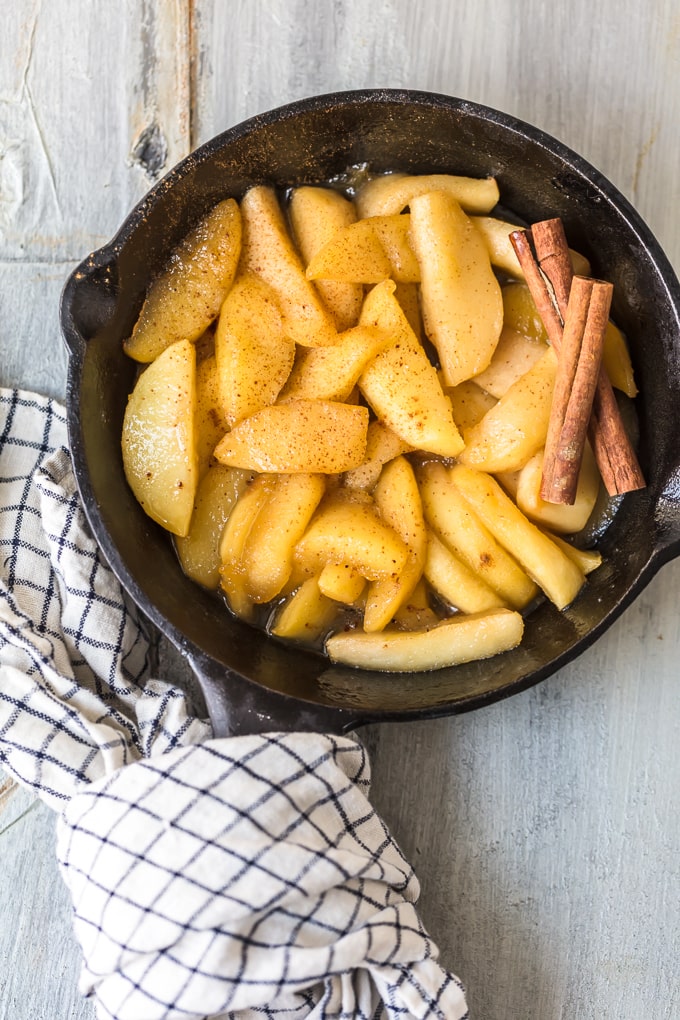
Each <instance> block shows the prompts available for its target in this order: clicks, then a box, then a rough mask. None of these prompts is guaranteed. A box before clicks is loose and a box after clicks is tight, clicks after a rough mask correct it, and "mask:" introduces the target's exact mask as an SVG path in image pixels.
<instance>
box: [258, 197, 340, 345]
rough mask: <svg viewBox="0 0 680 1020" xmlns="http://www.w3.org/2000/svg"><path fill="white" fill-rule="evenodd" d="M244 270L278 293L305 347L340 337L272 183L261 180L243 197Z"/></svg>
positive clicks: (291, 330) (289, 325)
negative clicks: (305, 262)
mask: <svg viewBox="0 0 680 1020" xmlns="http://www.w3.org/2000/svg"><path fill="white" fill-rule="evenodd" d="M241 216H242V218H243V253H242V256H241V264H240V271H242V272H250V273H254V274H255V275H256V276H259V277H261V279H263V280H264V281H265V282H266V283H268V284H269V285H270V286H271V287H272V288H273V290H274V291H275V293H276V296H277V299H278V301H279V305H280V307H281V312H282V314H283V325H284V329H285V331H286V333H287V334H288V336H290V337H291V338H292V339H293V340H295V342H296V343H298V344H302V346H303V347H322V346H324V345H325V344H332V343H335V340H336V336H337V331H336V329H335V325H334V323H333V320H332V318H331V315H330V312H329V311H328V310H327V309H326V307H325V305H324V303H323V301H322V300H321V297H320V295H319V293H318V292H317V291H316V290H315V288H314V284H313V283H311V282H310V281H309V280H308V279H307V277H306V276H305V271H304V267H303V265H302V260H301V259H300V256H299V255H298V253H297V251H296V249H295V245H294V244H293V240H292V238H291V236H290V234H289V232H288V228H287V226H286V221H285V219H284V217H283V212H282V211H281V206H280V205H279V200H278V198H277V197H276V192H275V191H274V189H273V188H270V187H267V186H266V185H264V184H258V185H256V186H255V187H253V188H250V189H249V190H248V191H247V192H246V193H245V195H244V196H243V198H242V199H241Z"/></svg>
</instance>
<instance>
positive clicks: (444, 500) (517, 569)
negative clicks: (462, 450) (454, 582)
mask: <svg viewBox="0 0 680 1020" xmlns="http://www.w3.org/2000/svg"><path fill="white" fill-rule="evenodd" d="M417 478H418V482H419V485H420V495H421V498H422V500H423V510H424V511H425V520H426V521H427V523H428V524H429V525H430V527H431V528H432V530H433V531H434V532H435V534H436V535H437V536H438V537H439V538H440V539H441V540H442V542H444V544H445V545H446V546H447V547H448V548H449V549H450V550H451V552H453V553H454V554H455V555H456V556H457V557H458V558H459V559H461V560H462V561H463V563H465V564H466V565H467V566H468V567H469V568H470V569H471V570H472V571H473V573H475V574H476V575H477V576H478V577H480V578H481V579H482V580H483V581H484V582H485V583H486V584H488V585H489V586H490V587H491V588H493V590H494V591H495V592H497V593H498V594H499V595H500V597H501V598H502V600H503V601H504V602H505V603H507V604H508V605H510V606H512V607H513V608H515V609H524V608H525V606H527V605H528V604H529V603H530V602H531V600H532V599H533V598H534V597H535V596H536V594H537V592H538V589H537V587H536V585H535V584H534V582H533V581H532V580H531V578H530V577H529V576H528V574H527V573H526V571H525V570H523V569H522V567H521V566H520V565H519V563H518V562H517V560H516V559H514V557H513V556H511V555H510V553H509V552H508V551H507V550H506V549H505V548H504V547H503V546H502V545H501V544H500V542H498V541H497V540H496V538H495V537H494V535H493V534H492V532H491V530H490V529H489V528H488V527H487V526H485V524H484V523H483V522H482V520H481V519H480V517H479V516H478V515H477V514H476V513H475V511H474V509H473V507H472V506H471V505H470V504H469V502H468V501H467V500H466V499H465V498H464V497H463V494H462V493H461V492H460V491H459V490H458V489H457V487H456V486H455V485H454V484H453V480H452V479H451V476H450V474H449V472H448V470H447V468H446V467H445V465H444V464H442V463H439V462H436V461H432V462H430V463H429V464H424V465H422V466H421V467H420V468H419V470H418V471H417Z"/></svg>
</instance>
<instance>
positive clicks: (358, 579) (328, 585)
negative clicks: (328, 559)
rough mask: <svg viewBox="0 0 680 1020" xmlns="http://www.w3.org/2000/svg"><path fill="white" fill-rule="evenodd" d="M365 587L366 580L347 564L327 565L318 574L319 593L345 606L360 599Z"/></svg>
mask: <svg viewBox="0 0 680 1020" xmlns="http://www.w3.org/2000/svg"><path fill="white" fill-rule="evenodd" d="M365 587H366V578H365V577H362V576H361V574H360V573H359V571H358V570H357V569H356V567H352V566H350V564H349V563H327V564H326V565H325V567H324V568H323V570H322V571H321V573H320V574H319V591H322V592H323V594H324V595H327V596H328V598H329V599H333V601H334V602H342V603H343V604H344V605H346V606H351V605H352V604H353V603H355V602H356V601H357V599H359V598H361V595H362V592H363V590H364V588H365Z"/></svg>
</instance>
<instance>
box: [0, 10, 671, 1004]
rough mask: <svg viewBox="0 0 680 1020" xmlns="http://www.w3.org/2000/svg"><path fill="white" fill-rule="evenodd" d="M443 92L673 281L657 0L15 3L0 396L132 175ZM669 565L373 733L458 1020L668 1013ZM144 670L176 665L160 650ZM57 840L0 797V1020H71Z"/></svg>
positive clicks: (378, 780) (6, 25)
mask: <svg viewBox="0 0 680 1020" xmlns="http://www.w3.org/2000/svg"><path fill="white" fill-rule="evenodd" d="M385 85H389V86H396V87H413V88H422V89H429V90H433V91H440V92H444V93H448V94H451V95H459V96H463V97H466V98H470V99H474V100H476V101H479V102H482V103H486V104H488V105H490V106H495V107H498V108H500V109H503V110H505V111H507V112H509V113H513V114H516V115H518V116H520V117H522V118H523V119H525V120H528V121H531V122H533V123H535V124H537V125H538V126H540V127H543V128H545V129H546V130H548V131H549V132H551V133H552V134H554V135H556V136H557V137H559V138H560V139H561V140H562V141H564V142H565V143H567V144H568V145H569V146H571V147H572V148H574V149H576V150H577V151H579V152H580V153H582V154H583V155H584V156H585V157H586V158H587V159H589V160H590V161H591V162H593V163H594V164H595V165H597V166H598V167H599V168H600V169H601V170H602V171H603V172H604V173H605V174H606V175H607V176H608V177H609V178H610V179H611V180H612V181H613V182H614V183H615V184H617V185H618V187H619V188H620V189H621V190H622V191H623V192H624V194H625V195H626V196H627V197H628V198H630V199H631V200H632V202H633V203H634V204H635V205H636V206H637V208H638V209H639V210H640V212H641V213H642V215H643V216H644V218H645V219H646V220H647V222H648V223H649V225H650V226H651V228H652V229H653V230H654V231H655V233H656V234H657V236H658V238H659V240H660V241H661V243H662V245H663V247H664V248H665V250H666V252H667V254H668V256H669V257H670V259H671V261H672V263H673V264H674V266H675V267H676V270H677V269H680V216H679V215H678V213H677V210H678V207H679V206H680V177H679V176H678V173H677V167H678V166H679V165H680V133H679V132H678V131H677V124H678V123H679V122H680V16H679V15H678V12H677V6H676V5H675V4H673V3H672V2H670V0H652V2H651V3H649V4H639V3H637V2H636V0H603V2H602V3H599V4H593V3H592V2H591V0H573V2H572V3H570V4H567V3H556V4H552V5H546V4H544V3H543V2H542V0H526V2H525V3H522V4H517V3H512V2H511V0H478V2H477V3H475V4H463V3H449V2H447V0H423V2H421V3H420V4H410V3H407V2H406V0H378V2H377V3H376V0H372V2H370V3H369V2H368V0H345V2H331V0H328V2H325V3H324V2H321V3H312V2H309V0H230V2H229V3H222V2H220V0H193V2H191V0H126V2H121V3H118V4H110V3H106V2H105V0H49V2H40V0H16V2H15V3H13V4H11V5H10V4H7V5H5V7H4V8H3V30H2V35H1V36H0V349H1V351H2V358H1V361H0V383H2V384H3V385H8V384H18V385H21V386H24V387H26V388H33V389H37V390H40V391H42V392H44V393H48V394H51V395H54V396H57V397H61V396H63V393H64V376H65V359H64V354H63V351H62V347H61V342H60V338H59V332H58V301H59V293H60V290H61V287H62V285H63V282H64V280H65V278H66V276H67V275H68V272H69V271H70V269H71V268H72V267H73V266H74V265H75V264H76V263H77V262H78V261H79V260H80V259H81V258H82V257H83V256H84V255H85V254H86V253H87V252H88V251H90V250H91V249H93V248H96V247H97V246H98V245H99V244H101V243H102V242H104V241H105V240H108V238H109V237H110V236H111V235H112V233H113V232H114V231H115V229H116V228H117V226H118V225H119V224H120V222H121V221H122V219H123V217H124V216H125V214H126V213H127V212H128V210H129V209H130V208H131V207H132V205H133V204H134V203H135V201H136V200H137V199H138V198H139V197H140V196H141V195H142V194H143V193H144V191H145V190H146V189H147V188H148V187H149V186H150V184H151V183H152V182H153V180H154V179H155V177H156V175H157V174H159V173H162V172H164V171H165V170H167V169H169V167H170V166H171V165H172V164H173V163H174V162H176V160H177V159H179V158H180V157H181V156H182V155H183V154H184V153H185V152H186V151H188V150H189V148H190V147H192V146H193V145H195V144H197V143H199V142H201V141H203V140H205V139H207V138H209V137H210V136H211V135H213V134H215V133H217V132H218V131H220V130H222V129H224V128H226V127H229V126H230V125H231V124H234V123H237V122H238V121H240V120H242V119H244V118H245V117H247V116H250V115H252V114H255V113H258V112H261V111H263V110H265V109H268V108H271V107H273V106H277V105H279V104H281V103H284V102H287V101H289V100H292V99H297V98H301V97H302V96H305V95H311V94H313V93H320V92H329V91H332V90H334V89H345V88H362V87H367V86H385ZM679 585H680V564H678V563H674V564H670V565H669V566H667V567H665V568H664V569H663V570H662V572H661V573H660V574H659V576H658V577H657V578H656V579H655V580H654V581H653V582H652V583H651V585H650V586H649V588H648V589H647V590H646V591H645V592H644V593H643V595H642V596H641V597H640V598H639V599H638V600H637V602H636V603H635V604H634V605H633V606H632V607H631V608H630V609H629V610H628V611H627V613H626V614H625V615H624V617H623V618H622V619H621V620H620V621H619V622H618V623H617V624H616V625H615V626H614V627H613V628H612V629H611V630H610V631H609V632H608V633H607V634H606V635H605V636H604V637H603V638H602V639H601V640H600V641H599V642H598V643H597V644H596V645H595V646H594V647H593V648H591V649H590V650H589V651H588V652H586V653H585V654H584V655H583V656H582V657H581V658H580V659H579V660H578V661H577V662H576V663H574V664H572V665H570V666H569V667H567V668H565V669H564V670H562V671H561V672H560V673H559V674H558V675H557V676H554V677H552V678H550V679H549V680H548V681H546V682H544V683H543V684H542V685H540V686H539V687H537V688H535V689H533V690H531V691H527V692H525V693H524V694H522V695H519V696H517V697H515V698H513V699H511V700H510V701H507V702H504V703H502V704H500V705H496V706H494V707H492V708H489V709H486V710H484V711H482V712H477V713H474V714H471V715H467V716H462V717H459V718H456V719H449V720H438V721H435V722H428V723H417V724H409V725H385V726H382V727H379V728H375V727H374V728H370V729H368V730H367V731H366V732H365V739H366V741H367V743H368V745H369V747H370V749H371V752H372V759H373V764H374V801H375V803H376V805H377V807H378V809H379V810H380V811H381V812H382V813H383V815H384V817H385V819H386V821H387V822H388V824H389V825H390V826H391V828H392V830H393V831H394V833H395V835H396V836H397V838H398V839H399V840H400V842H401V844H402V846H403V848H404V850H405V852H406V853H407V856H409V857H410V859H411V860H412V862H413V864H414V865H415V867H416V871H417V873H418V875H419V877H420V880H421V884H422V896H421V901H420V906H421V910H422V914H423V917H424V920H425V922H426V924H427V926H428V927H429V929H430V930H431V932H432V933H433V935H434V936H435V937H436V939H437V941H438V943H439V945H440V948H441V951H442V956H443V960H444V962H445V963H446V965H447V966H449V967H451V968H452V969H454V970H455V971H456V972H457V973H458V974H459V975H460V976H461V977H462V978H463V980H464V981H465V982H466V984H467V987H468V994H469V1000H470V1004H471V1007H472V1014H473V1016H474V1017H476V1018H479V1020H515V1018H516V1020H560V1018H562V1017H567V1016H568V1017H570V1018H575V1020H591V1018H592V1020H594V1018H596V1017H597V1018H599V1017H613V1018H617V1020H637V1018H638V1017H654V1018H655V1020H664V1018H667V1020H672V1018H675V1017H677V1016H678V1015H680V977H679V975H678V968H677V957H678V948H679V946H680V885H679V881H678V872H679V866H678V865H679V849H680V821H679V819H678V814H677V809H676V807H675V804H676V801H677V791H678V789H679V788H680V758H679V757H678V755H677V746H678V742H679V738H680V693H679V690H678V668H677V656H678V647H679V643H680V633H679V630H680V623H679V620H678V613H677V591H678V588H679ZM164 663H165V664H166V669H167V674H168V675H175V674H182V673H183V672H184V671H183V667H182V664H181V662H180V661H179V659H178V657H177V656H176V655H175V654H174V653H172V652H171V651H170V650H168V651H167V652H166V653H165V658H164ZM53 827H54V822H53V818H52V816H51V814H50V813H49V811H48V810H47V809H46V808H44V807H42V806H41V805H39V804H38V803H36V802H34V801H33V800H32V799H31V797H30V796H29V795H28V794H27V793H25V792H23V791H18V790H13V788H12V784H11V781H6V785H5V786H4V787H1V788H0V861H1V867H0V1020H10V1018H11V1020H28V1018H31V1020H42V1018H44V1020H57V1018H61V1017H69V1018H85V1017H88V1018H89V1017H92V1016H93V1015H94V1012H93V1009H92V1007H91V1005H90V1004H89V1003H87V1002H85V1001H83V1000H81V999H80V997H79V995H78V992H77V975H78V966H79V961H78V952H77V948H76V947H75V945H74V943H73V940H72V937H71V935H70V919H69V908H68V903H67V897H66V895H65V892H64V889H63V887H62V885H61V881H60V879H59V876H58V873H57V870H56V865H55V864H54V861H53V854H52V844H53Z"/></svg>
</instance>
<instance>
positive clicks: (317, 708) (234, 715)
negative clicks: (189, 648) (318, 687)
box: [188, 652, 370, 737]
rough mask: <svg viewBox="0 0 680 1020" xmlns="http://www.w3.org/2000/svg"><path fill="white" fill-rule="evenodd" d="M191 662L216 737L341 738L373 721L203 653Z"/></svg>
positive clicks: (193, 655)
mask: <svg viewBox="0 0 680 1020" xmlns="http://www.w3.org/2000/svg"><path fill="white" fill-rule="evenodd" d="M188 660H189V664H190V666H191V668H192V670H193V671H194V674H195V676H196V679H197V680H198V683H199V685H200V687H201V690H202V691H203V695H204V697H205V700H206V704H207V705H208V713H209V715H210V722H211V723H212V727H213V732H214V734H215V736H216V737H234V736H243V735H246V734H254V733H271V732H290V733H293V732H302V731H304V732H312V733H333V734H337V735H340V734H343V733H347V732H348V731H349V730H353V729H355V728H356V727H357V726H361V725H363V724H365V723H367V722H369V721H370V720H369V719H368V718H364V717H362V716H361V715H360V714H359V713H358V712H356V711H352V710H350V709H347V708H342V707H341V706H334V705H322V704H317V703H313V702H308V701H302V700H301V699H300V698H295V697H292V696H290V695H286V694H281V693H279V692H278V691H273V690H269V689H268V688H266V687H261V686H260V685H259V684H255V683H253V682H252V681H251V680H247V679H246V678H245V677H243V676H241V675H240V674H239V673H235V672H234V671H233V670H230V669H228V668H227V667H226V666H223V665H222V664H221V663H218V662H216V661H215V660H214V659H211V658H210V657H209V656H206V655H203V654H202V653H200V652H198V653H189V654H188Z"/></svg>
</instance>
